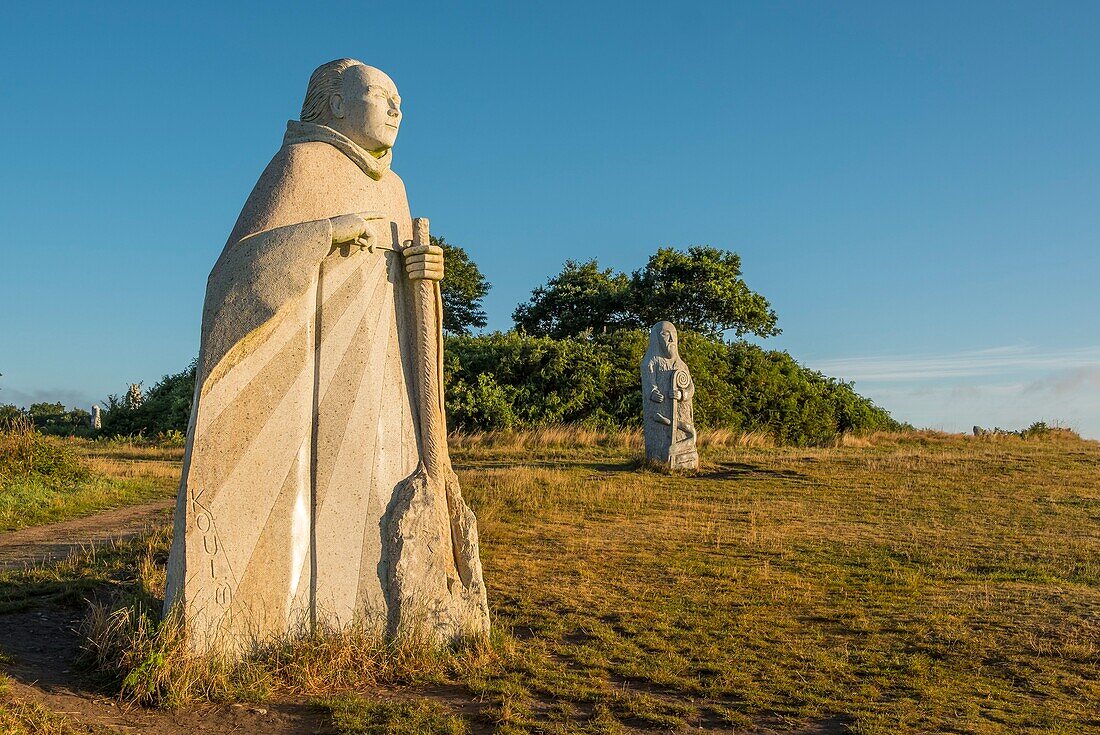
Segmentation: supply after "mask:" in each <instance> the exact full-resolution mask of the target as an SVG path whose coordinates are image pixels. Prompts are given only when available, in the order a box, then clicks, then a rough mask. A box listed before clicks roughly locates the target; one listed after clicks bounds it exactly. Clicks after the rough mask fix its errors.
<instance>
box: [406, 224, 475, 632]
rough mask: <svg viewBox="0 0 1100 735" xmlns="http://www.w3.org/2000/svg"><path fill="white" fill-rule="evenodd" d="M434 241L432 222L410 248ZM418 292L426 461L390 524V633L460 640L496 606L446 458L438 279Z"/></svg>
mask: <svg viewBox="0 0 1100 735" xmlns="http://www.w3.org/2000/svg"><path fill="white" fill-rule="evenodd" d="M429 242H430V238H429V236H428V220H426V219H422V218H421V219H415V220H413V241H412V243H411V246H412V247H417V246H420V245H428V244H429ZM419 257H423V256H422V255H421V254H416V253H414V254H412V255H410V258H419ZM406 262H415V261H406ZM438 275H442V274H441V273H440V274H438ZM412 288H413V317H414V320H415V321H414V324H413V330H414V331H415V338H414V352H415V354H414V357H413V359H414V360H415V365H413V372H414V373H415V375H416V387H415V391H416V397H417V399H418V401H417V403H418V404H419V405H418V409H419V410H418V414H419V415H418V424H419V429H420V463H419V465H418V467H417V471H416V472H414V473H413V474H412V475H410V476H409V478H408V479H407V480H406V481H405V482H403V483H402V485H401V486H400V487H399V489H398V492H397V500H396V503H395V505H394V508H393V512H392V515H391V517H390V521H389V524H388V526H387V539H388V548H389V551H388V552H387V557H388V559H389V560H390V561H389V575H388V579H389V584H388V594H387V597H388V598H389V602H390V608H389V615H390V619H389V628H390V632H391V633H396V632H397V631H399V630H401V628H402V627H406V626H409V625H413V626H417V625H425V624H426V625H427V627H428V629H429V630H434V631H435V632H436V634H437V635H439V636H440V637H441V638H442V639H443V640H455V639H457V638H459V637H462V636H466V635H470V634H472V633H477V634H481V635H485V634H487V633H488V632H489V605H488V602H487V600H486V598H485V583H484V581H483V579H482V574H481V559H480V557H479V555H478V540H477V519H476V518H474V514H473V511H471V510H470V508H469V506H467V505H466V503H465V502H464V501H463V500H462V488H460V487H459V484H458V477H457V476H456V475H455V473H454V470H452V469H451V458H450V456H449V454H448V452H447V426H446V420H445V418H444V416H445V414H444V410H443V300H442V296H441V294H440V290H439V281H437V280H429V279H418V280H416V281H414V282H413V284H412Z"/></svg>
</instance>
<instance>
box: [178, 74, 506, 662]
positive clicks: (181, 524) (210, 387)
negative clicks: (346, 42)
mask: <svg viewBox="0 0 1100 735" xmlns="http://www.w3.org/2000/svg"><path fill="white" fill-rule="evenodd" d="M401 118H402V112H401V98H400V96H399V95H398V92H397V87H396V86H395V85H394V83H393V81H392V80H391V79H390V78H389V77H388V76H387V75H386V74H384V73H383V72H381V71H379V70H378V69H375V68H373V67H369V66H366V65H365V64H363V63H361V62H359V61H355V60H354V59H339V60H337V61H333V62H330V63H328V64H324V65H323V66H321V67H319V68H318V69H317V70H316V71H315V72H314V73H313V76H312V77H311V78H310V80H309V85H308V89H307V92H306V98H305V102H304V104H303V105H302V113H301V119H300V120H294V121H291V122H289V123H288V124H287V131H286V135H285V137H284V139H283V145H282V147H281V148H280V149H279V150H278V152H277V153H276V154H275V157H274V158H273V159H272V160H271V162H270V163H269V164H268V166H267V168H266V169H265V170H264V172H263V173H262V174H261V175H260V179H259V182H258V183H257V184H256V186H255V188H254V189H253V191H252V194H251V195H250V196H249V198H248V200H247V201H246V203H245V205H244V208H243V210H242V212H241V214H240V217H239V218H238V220H237V223H236V226H235V227H234V228H233V232H232V233H231V234H230V236H229V240H228V242H227V243H226V245H225V248H224V250H223V251H222V254H221V257H220V258H219V259H218V261H217V263H216V264H215V265H214V269H213V271H212V272H211V273H210V278H209V281H208V283H207V290H206V302H205V308H204V313H203V322H202V339H201V347H200V352H199V363H198V374H197V376H196V387H195V396H194V402H193V404H192V413H191V421H190V425H189V428H188V434H187V448H186V451H185V455H184V464H183V477H182V480H181V483H180V491H179V498H178V501H177V505H176V515H175V528H174V536H173V544H172V551H171V555H170V558H169V563H168V583H167V591H166V599H165V608H166V612H168V611H175V612H178V613H179V614H180V615H181V617H182V620H183V621H184V623H185V625H186V630H187V635H188V640H189V641H190V645H191V648H192V650H193V651H195V652H203V651H209V650H222V651H240V650H241V649H242V648H244V647H246V646H248V645H250V644H252V643H254V642H262V641H263V640H265V639H268V638H270V637H272V636H282V635H286V634H296V633H298V632H304V631H307V630H310V629H316V628H317V627H318V626H323V627H324V628H329V629H336V628H340V627H344V626H347V625H352V624H359V625H367V626H375V627H377V628H378V629H379V630H386V631H388V632H389V633H391V634H392V633H395V632H397V631H398V630H399V629H401V628H403V627H409V626H417V627H421V628H426V629H427V631H428V632H430V633H431V634H433V635H434V636H435V637H436V638H437V639H438V640H440V641H446V640H450V639H453V638H455V637H458V636H462V635H467V634H484V633H486V632H488V629H489V614H488V606H487V604H486V598H485V586H484V582H483V580H482V572H481V561H480V558H479V551H478V539H477V525H476V520H475V519H474V515H473V513H472V512H471V511H470V509H469V508H468V507H467V505H466V504H465V502H464V501H463V499H462V494H461V490H460V488H459V485H458V481H457V478H456V477H455V475H454V473H453V471H452V470H451V465H450V460H449V458H448V455H447V444H446V433H445V425H446V423H445V420H444V415H443V400H442V384H441V380H440V373H441V361H442V338H441V334H440V325H441V318H442V313H441V306H440V300H439V280H440V279H442V277H443V255H442V251H441V250H440V249H439V248H437V247H435V246H432V245H431V244H430V240H429V237H428V232H427V221H426V220H417V221H416V222H415V223H414V221H413V220H412V218H411V217H410V215H409V204H408V201H407V199H406V196H405V187H404V184H403V183H402V181H401V179H400V178H399V177H398V176H397V174H395V173H394V172H393V171H392V170H391V168H390V163H391V160H392V147H393V145H394V142H395V140H396V138H397V132H398V129H399V127H400V124H401Z"/></svg>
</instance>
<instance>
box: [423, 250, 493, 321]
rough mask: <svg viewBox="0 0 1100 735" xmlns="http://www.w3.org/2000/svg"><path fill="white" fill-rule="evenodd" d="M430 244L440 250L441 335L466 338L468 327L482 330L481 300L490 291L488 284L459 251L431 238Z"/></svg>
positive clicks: (479, 271)
mask: <svg viewBox="0 0 1100 735" xmlns="http://www.w3.org/2000/svg"><path fill="white" fill-rule="evenodd" d="M432 244H433V245H438V246H439V247H441V248H443V262H444V275H443V281H442V282H441V283H440V284H439V290H440V292H441V294H442V296H443V329H444V331H446V332H447V333H448V334H469V333H470V328H471V327H478V328H481V327H484V326H485V324H486V322H485V309H483V308H482V305H481V300H482V299H483V298H484V297H485V294H487V293H488V292H489V289H490V288H491V286H490V284H489V282H488V281H486V280H485V276H483V275H482V274H481V270H480V269H479V268H478V267H477V263H475V262H474V261H472V260H470V256H469V255H468V254H467V253H466V251H465V250H463V249H462V248H461V247H459V246H458V245H451V244H450V243H449V242H447V241H446V240H444V239H443V238H442V237H435V236H434V235H433V236H432Z"/></svg>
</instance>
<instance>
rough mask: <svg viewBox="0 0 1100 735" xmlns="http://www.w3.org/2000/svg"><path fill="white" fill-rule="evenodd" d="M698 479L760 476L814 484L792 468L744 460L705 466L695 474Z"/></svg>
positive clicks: (731, 478) (737, 478) (734, 478)
mask: <svg viewBox="0 0 1100 735" xmlns="http://www.w3.org/2000/svg"><path fill="white" fill-rule="evenodd" d="M695 477H696V478H698V479H700V480H739V479H744V478H749V477H762V478H767V479H774V480H785V481H787V482H796V483H801V484H805V485H812V484H814V480H813V479H812V478H811V477H809V476H808V475H804V474H802V473H801V472H795V471H794V470H777V469H773V468H771V467H764V466H761V465H756V464H748V463H746V462H722V463H719V464H718V465H717V466H713V467H710V468H707V469H706V470H705V471H703V472H700V473H699V474H698V475H696V476H695Z"/></svg>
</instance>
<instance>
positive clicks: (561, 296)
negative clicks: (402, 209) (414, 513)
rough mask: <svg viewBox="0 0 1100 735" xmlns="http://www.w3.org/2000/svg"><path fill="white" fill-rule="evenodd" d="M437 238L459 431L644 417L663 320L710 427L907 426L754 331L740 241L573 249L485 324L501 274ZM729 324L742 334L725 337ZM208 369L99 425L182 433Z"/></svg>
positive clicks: (189, 371)
mask: <svg viewBox="0 0 1100 735" xmlns="http://www.w3.org/2000/svg"><path fill="white" fill-rule="evenodd" d="M432 240H433V242H435V243H436V244H437V245H439V246H441V247H442V248H443V250H444V253H445V258H446V264H447V269H446V276H445V278H444V280H443V282H442V284H441V290H442V296H443V326H444V333H445V337H444V339H445V346H444V355H445V359H444V380H445V385H446V392H445V397H446V402H447V415H448V424H449V428H450V429H451V430H461V431H481V430H496V429H521V428H534V427H538V426H544V425H549V424H558V423H574V424H583V425H587V426H591V427H594V428H612V427H631V426H637V425H639V424H640V422H641V393H640V390H639V388H638V380H639V377H638V365H639V363H640V361H641V358H642V354H643V353H644V352H645V349H646V345H647V340H648V327H649V326H650V325H651V324H653V323H654V322H657V321H660V320H668V321H671V322H673V323H675V324H676V325H677V327H678V328H679V330H680V333H681V340H680V350H681V355H682V356H683V357H684V359H685V361H686V362H687V364H688V365H689V366H690V368H691V371H692V375H693V377H694V379H695V382H696V391H697V392H696V398H695V417H696V422H697V423H698V424H699V426H700V427H701V428H729V429H733V430H740V431H759V432H764V433H767V434H770V435H772V436H774V437H775V438H776V440H778V441H780V442H784V443H792V444H814V443H820V442H823V441H827V440H829V439H831V438H833V437H835V436H836V435H838V434H841V433H847V432H857V433H858V432H866V431H873V430H879V429H893V428H898V426H899V424H898V423H897V422H896V421H894V419H892V418H891V417H890V415H889V414H888V413H887V412H886V411H885V410H883V409H882V408H880V407H878V406H876V405H875V404H874V403H872V402H871V401H870V400H869V399H867V398H865V397H863V396H861V395H859V394H858V393H857V392H856V391H855V389H854V387H853V385H852V384H851V383H848V382H845V381H842V380H838V379H835V378H831V377H828V376H826V375H823V374H821V373H819V372H817V371H814V370H810V369H808V368H806V367H804V366H802V365H800V364H799V363H798V362H797V361H796V360H795V359H794V358H793V357H791V355H790V354H788V353H787V352H784V351H778V350H766V349H764V348H761V347H759V346H757V345H754V344H751V343H749V342H747V341H745V340H743V339H741V337H743V336H745V335H749V334H752V335H756V336H758V337H762V338H766V337H770V336H773V335H776V334H779V333H780V329H779V327H778V317H777V315H776V313H775V311H774V309H773V308H772V307H771V305H770V303H769V302H768V300H767V299H766V298H765V297H764V296H762V295H761V294H759V293H756V292H755V291H753V290H752V289H750V288H749V287H748V285H747V284H746V283H745V281H744V278H743V275H742V267H741V258H740V256H739V255H738V254H736V253H733V252H729V251H726V250H721V249H718V248H714V247H707V246H697V247H690V248H688V249H687V250H684V251H680V250H677V249H674V248H660V249H658V250H657V251H656V252H655V253H654V254H653V255H652V256H650V258H649V259H648V261H647V262H646V263H645V265H644V266H642V267H641V268H639V269H638V270H636V271H633V272H632V273H630V274H627V273H618V272H615V271H614V270H613V269H610V268H601V267H600V265H599V263H598V262H597V261H596V260H595V259H593V260H589V261H587V262H576V261H572V260H570V261H566V263H565V265H564V266H563V268H562V270H561V271H560V272H559V273H558V274H556V275H554V276H552V277H551V278H549V279H547V281H546V283H545V284H544V285H541V286H538V287H536V288H535V289H534V290H533V291H532V293H531V297H530V298H529V299H528V300H527V301H525V302H524V303H522V304H520V305H518V306H517V307H516V309H515V311H514V312H513V315H512V317H513V321H514V323H515V326H514V327H513V329H511V330H509V331H506V332H492V333H488V334H476V333H475V330H479V329H481V328H483V327H485V325H486V315H485V311H484V308H483V305H482V300H483V298H484V297H485V295H486V294H487V293H488V291H489V289H490V287H491V286H490V284H489V283H488V281H487V280H486V279H485V277H484V275H483V274H482V272H481V270H480V268H478V266H477V264H476V263H475V262H474V261H473V260H472V259H471V258H470V257H469V254H468V253H467V252H466V251H465V250H464V249H463V248H462V247H460V246H457V245H453V244H451V243H448V242H447V241H446V240H445V239H444V238H436V237H433V238H432ZM728 332H732V333H733V335H735V338H734V339H730V340H728V341H727V340H725V339H724V338H723V335H724V334H725V333H728ZM194 381H195V363H194V362H192V364H191V365H189V366H188V367H187V368H186V369H184V370H182V371H181V372H179V373H175V374H172V375H166V376H164V377H163V378H162V379H161V380H160V381H158V382H157V383H156V384H155V385H153V386H152V387H151V388H149V389H148V390H147V391H139V393H138V395H137V396H136V397H135V396H134V395H133V394H132V391H131V393H129V394H123V396H122V397H121V398H120V397H119V396H117V395H112V396H108V398H107V400H106V401H105V406H104V410H103V415H102V428H101V429H100V431H99V432H98V433H100V434H106V435H116V434H122V435H135V434H142V435H145V436H148V437H152V436H156V435H158V434H159V435H161V436H166V435H167V436H174V437H176V438H177V439H178V438H179V437H180V432H183V431H185V430H186V427H187V421H188V417H189V415H190V410H191V399H192V395H193V393H194ZM12 411H19V409H15V408H14V407H11V406H8V407H0V422H2V421H3V420H4V416H5V412H7V413H8V414H11V412H12ZM28 413H29V414H30V415H31V417H32V418H33V420H34V421H35V424H36V425H38V426H39V428H40V430H42V431H44V432H48V433H59V434H85V435H86V434H89V433H91V430H90V428H89V420H90V416H88V414H87V412H86V411H83V410H82V409H74V410H72V411H66V410H65V408H64V407H63V406H61V404H36V405H35V406H32V407H31V408H30V409H29V410H28Z"/></svg>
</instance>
